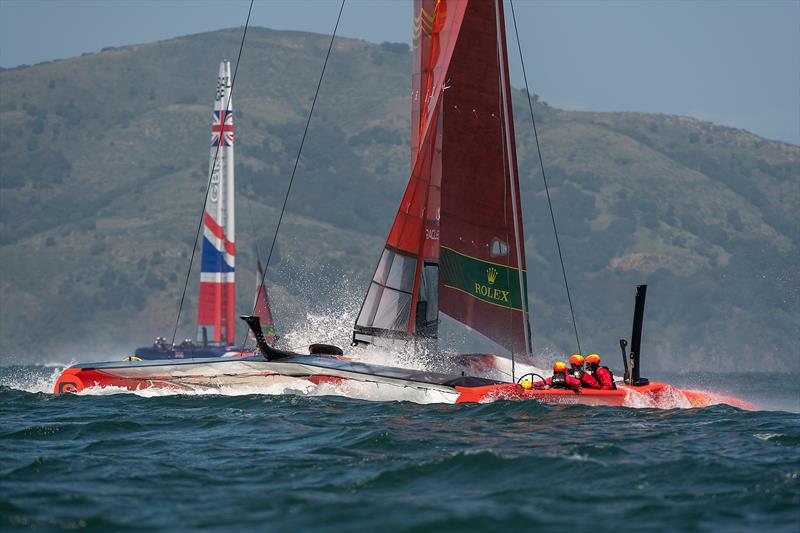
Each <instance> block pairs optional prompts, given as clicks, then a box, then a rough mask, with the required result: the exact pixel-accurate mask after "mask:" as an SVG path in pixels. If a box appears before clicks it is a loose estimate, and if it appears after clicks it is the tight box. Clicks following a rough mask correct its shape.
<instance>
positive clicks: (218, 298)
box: [197, 61, 236, 345]
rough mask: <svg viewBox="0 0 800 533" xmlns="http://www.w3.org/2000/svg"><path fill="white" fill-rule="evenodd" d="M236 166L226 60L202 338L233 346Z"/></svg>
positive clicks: (207, 216) (217, 110)
mask: <svg viewBox="0 0 800 533" xmlns="http://www.w3.org/2000/svg"><path fill="white" fill-rule="evenodd" d="M217 151H219V153H218V154H217ZM215 155H216V164H215ZM233 168H234V166H233V104H232V102H231V65H230V63H229V62H228V61H223V62H222V63H220V66H219V77H218V79H217V92H216V97H215V100H214V113H213V115H212V126H211V157H210V161H209V173H210V174H211V180H210V187H211V189H210V190H209V192H208V200H207V201H206V210H205V213H204V215H203V252H202V260H201V268H200V303H199V305H198V313H197V339H198V341H200V342H202V343H204V344H215V345H224V344H227V345H231V344H233V343H234V340H235V339H234V335H235V329H236V328H235V326H236V323H235V321H234V306H235V298H236V279H235V269H236V249H235V244H234V236H235V228H234V217H235V213H234V207H235V206H234V176H233Z"/></svg>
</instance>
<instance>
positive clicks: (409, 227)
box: [353, 0, 530, 353]
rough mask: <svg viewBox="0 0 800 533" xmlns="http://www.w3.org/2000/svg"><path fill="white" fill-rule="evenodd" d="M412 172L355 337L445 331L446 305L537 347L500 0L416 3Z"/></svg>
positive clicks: (520, 345) (459, 316)
mask: <svg viewBox="0 0 800 533" xmlns="http://www.w3.org/2000/svg"><path fill="white" fill-rule="evenodd" d="M414 10H415V17H414V74H413V81H412V124H411V128H412V133H411V148H412V150H411V161H412V167H411V168H412V170H411V177H410V179H409V182H408V186H407V187H406V191H405V194H404V195H403V201H402V203H401V204H400V209H399V210H398V213H397V216H396V217H395V220H394V223H393V224H392V229H391V231H390V232H389V237H388V239H387V241H386V245H385V247H384V250H383V253H382V254H381V258H380V261H379V263H378V267H377V268H376V270H375V274H374V275H373V278H372V282H371V283H370V287H369V290H368V292H367V295H366V297H365V299H364V303H363V305H362V308H361V312H360V313H359V316H358V319H357V320H356V325H355V329H354V335H353V339H354V340H355V341H360V342H372V340H373V337H375V336H390V337H406V336H435V335H436V331H437V324H438V313H439V311H442V312H444V313H446V314H447V315H449V316H451V317H453V318H454V319H456V320H458V321H460V322H462V323H463V324H465V325H466V326H469V327H470V328H473V329H475V330H477V331H478V332H480V333H482V334H483V335H485V336H487V337H489V338H490V339H492V340H494V341H496V342H498V343H499V344H501V345H502V346H504V347H506V348H507V349H508V350H510V351H512V352H515V353H529V351H530V332H529V327H528V314H527V297H526V292H527V291H526V281H525V250H524V242H523V241H524V238H523V234H522V214H521V208H520V205H519V182H518V177H517V161H516V153H515V149H514V142H515V141H514V130H513V118H512V115H511V92H510V87H509V84H508V66H507V64H506V63H507V59H506V58H507V54H506V49H505V33H504V32H505V30H504V21H503V11H502V2H501V0H496V1H491V2H490V1H478V0H475V1H470V2H467V1H466V0H447V1H445V0H415V2H414Z"/></svg>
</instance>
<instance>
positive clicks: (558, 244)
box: [509, 0, 583, 353]
mask: <svg viewBox="0 0 800 533" xmlns="http://www.w3.org/2000/svg"><path fill="white" fill-rule="evenodd" d="M509 2H510V3H511V20H513V21H514V35H515V36H516V38H517V50H519V62H520V63H521V65H522V77H523V78H524V80H525V93H526V95H527V96H528V109H529V110H530V112H531V122H532V123H533V137H534V139H536V151H537V152H538V154H539V166H540V167H541V169H542V180H543V181H544V191H545V194H546V195H547V206H548V207H549V208H550V220H551V221H552V222H553V234H554V235H555V237H556V248H558V260H559V261H560V262H561V273H562V274H563V275H564V287H565V288H566V290H567V301H568V302H569V313H570V315H571V316H572V327H573V329H574V330H575V342H576V343H577V345H578V353H583V352H582V351H581V339H580V336H579V335H578V324H577V323H576V322H575V311H574V309H573V307H572V297H571V296H570V291H569V282H568V281H567V270H566V268H565V267H564V256H563V255H562V253H561V241H560V240H559V238H558V229H557V227H556V217H555V215H554V214H553V203H552V201H551V200H550V189H549V188H548V187H547V176H546V175H545V173H544V161H543V160H542V149H541V147H540V146H539V134H538V132H537V131H536V119H535V118H534V115H533V103H532V102H531V91H530V89H529V88H528V75H527V74H526V72H525V60H524V59H523V57H522V45H521V44H520V42H519V31H518V30H517V16H516V14H515V13H514V0H509Z"/></svg>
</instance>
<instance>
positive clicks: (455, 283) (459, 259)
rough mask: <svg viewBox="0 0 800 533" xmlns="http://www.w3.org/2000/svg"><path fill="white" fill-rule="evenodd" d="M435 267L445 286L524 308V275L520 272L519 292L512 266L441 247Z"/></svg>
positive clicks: (516, 272) (501, 305)
mask: <svg viewBox="0 0 800 533" xmlns="http://www.w3.org/2000/svg"><path fill="white" fill-rule="evenodd" d="M439 268H440V273H441V274H440V275H441V277H442V280H441V283H442V285H444V286H445V287H447V288H449V289H455V290H457V291H460V292H462V293H464V294H467V295H469V296H471V297H473V298H475V299H477V300H481V301H483V302H486V303H488V304H492V305H496V306H499V307H504V308H507V309H513V310H516V311H524V310H525V309H526V308H527V292H528V278H527V275H526V273H525V272H524V271H523V273H522V277H523V279H524V281H525V294H524V295H523V294H520V290H519V274H518V272H519V271H518V270H517V269H516V268H513V267H509V266H506V265H501V264H499V263H492V262H490V261H484V260H481V259H477V258H475V257H470V256H468V255H464V254H461V253H458V252H457V251H455V250H453V249H452V248H446V247H444V246H442V247H441V249H440V258H439ZM523 298H524V302H525V305H523Z"/></svg>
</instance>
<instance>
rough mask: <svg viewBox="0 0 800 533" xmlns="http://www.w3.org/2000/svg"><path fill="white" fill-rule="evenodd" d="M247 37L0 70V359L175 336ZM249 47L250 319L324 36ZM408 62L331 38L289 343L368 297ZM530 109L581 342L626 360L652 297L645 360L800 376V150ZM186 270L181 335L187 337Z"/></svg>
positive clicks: (298, 237)
mask: <svg viewBox="0 0 800 533" xmlns="http://www.w3.org/2000/svg"><path fill="white" fill-rule="evenodd" d="M240 32H241V30H239V29H232V30H225V31H218V32H212V33H205V34H199V35H191V36H187V37H180V38H175V39H171V40H167V41H161V42H157V43H152V44H145V45H137V46H130V47H125V48H114V49H107V50H104V51H103V52H101V53H97V54H86V55H84V56H82V57H80V58H75V59H69V60H63V61H57V62H52V63H47V64H39V65H35V66H33V67H26V68H17V69H10V70H3V71H2V72H0V158H1V159H2V165H0V178H1V179H0V259H2V261H0V354H3V358H8V357H11V356H14V357H17V358H32V359H33V358H35V359H62V360H63V359H64V358H69V357H75V358H81V359H83V358H86V357H87V356H88V357H95V356H97V357H100V356H108V355H109V351H111V353H112V354H113V355H115V356H116V355H118V353H125V352H126V351H129V350H130V348H132V347H134V346H136V345H139V344H142V343H145V342H147V341H148V340H149V339H151V338H152V337H153V336H154V335H155V334H156V333H162V334H165V333H167V330H169V331H170V332H171V324H172V323H173V322H174V319H175V313H176V309H177V305H178V300H179V297H180V291H181V289H182V285H183V277H184V276H185V271H186V267H187V263H188V257H189V255H190V253H191V245H192V243H193V239H194V231H195V228H196V224H197V217H198V216H199V210H200V207H201V204H202V199H203V195H204V186H205V180H206V172H207V166H208V159H207V158H208V155H207V154H208V138H209V133H208V131H209V116H210V105H211V101H212V99H213V94H214V86H215V77H216V72H217V68H218V63H219V61H220V60H221V59H223V58H225V57H228V58H234V57H235V55H236V51H237V49H238V41H239V38H240V35H241V33H240ZM247 39H248V41H247V46H246V49H245V53H244V56H243V59H242V64H241V67H240V70H239V75H238V78H237V81H236V89H235V95H234V107H235V110H236V111H235V122H236V131H237V134H236V135H237V147H236V150H237V152H236V164H237V170H236V172H237V175H236V180H237V202H238V206H239V210H238V214H239V219H238V224H237V243H238V249H239V254H238V255H239V272H240V273H242V274H244V276H240V280H241V283H240V286H239V292H238V294H239V302H240V303H241V304H242V305H241V307H242V310H243V311H244V310H246V306H247V305H249V304H250V303H251V299H252V296H251V295H252V287H253V279H252V277H253V276H251V275H249V269H250V268H251V265H253V264H254V259H253V258H254V254H253V252H252V248H251V247H252V245H253V244H254V243H258V244H259V245H260V246H261V249H262V250H264V249H266V248H267V245H268V242H269V240H270V239H271V235H272V232H273V231H274V225H275V222H276V220H277V213H278V209H279V208H280V204H281V202H282V199H283V194H284V192H285V190H286V186H287V183H288V177H289V175H290V173H291V166H292V164H293V162H294V156H295V154H296V151H297V147H298V145H299V142H300V137H301V134H302V128H303V125H304V121H305V114H306V113H307V110H308V108H309V105H310V100H311V98H312V96H313V91H314V88H315V87H316V79H317V76H318V73H319V69H320V67H321V61H322V58H323V57H324V52H325V49H326V47H327V39H328V37H325V36H322V35H313V34H305V33H296V32H278V31H272V30H267V29H262V28H253V29H252V30H251V31H249V32H248V38H247ZM209 50H215V51H216V52H217V53H216V54H209ZM410 59H411V57H410V52H409V51H408V48H407V47H405V46H404V45H397V44H389V43H384V44H382V45H379V44H371V43H366V42H363V41H357V40H349V39H340V40H337V45H336V47H335V50H334V53H333V55H332V57H331V62H330V64H329V67H328V72H327V75H326V79H325V82H324V84H323V87H322V92H321V94H320V99H319V101H318V103H317V106H318V107H317V112H316V113H315V116H314V121H313V122H312V127H311V130H310V133H309V136H308V139H307V141H306V147H305V149H304V152H303V158H302V160H301V164H300V168H299V170H298V174H297V179H296V181H295V185H294V189H293V192H292V196H291V198H290V200H289V206H288V210H289V211H288V213H289V214H288V218H287V219H285V225H284V226H283V228H282V230H281V234H280V237H279V241H278V256H277V261H275V260H274V265H275V268H274V269H272V268H271V269H270V276H269V280H270V290H271V291H272V295H273V300H274V307H275V311H276V314H277V320H278V323H279V324H278V325H279V327H281V328H282V329H284V330H286V329H287V328H290V327H294V326H295V325H297V324H298V323H299V322H300V321H302V320H303V317H304V316H305V312H307V311H308V310H320V309H322V310H326V309H327V310H330V312H332V313H334V314H336V313H337V312H338V309H340V308H341V307H343V306H344V307H347V308H350V309H351V308H352V307H353V306H357V305H358V304H359V303H360V300H361V298H362V296H363V294H362V291H363V290H364V287H365V286H366V283H367V280H368V278H369V276H370V274H371V270H372V268H373V267H374V264H375V261H376V260H377V257H378V254H379V251H380V248H381V246H382V243H383V239H384V237H385V235H386V232H387V231H388V228H389V225H390V224H391V220H392V218H393V216H394V212H395V210H396V208H397V205H398V202H399V199H400V196H401V194H402V190H403V188H404V186H405V182H406V180H407V177H408V166H409V161H408V159H409V140H408V138H409V128H410V121H409V115H410V112H409V109H410V104H409V98H408V95H409V93H410V76H409V73H410V69H411V64H410ZM514 99H515V113H516V123H517V139H518V144H519V150H518V154H519V160H520V175H521V188H522V195H523V205H524V219H525V226H526V231H527V239H526V241H527V242H526V246H527V252H528V261H529V280H528V281H529V288H530V298H531V303H532V312H533V329H534V344H535V345H536V348H537V350H539V351H542V352H544V351H550V350H553V349H558V350H564V351H570V350H572V349H573V342H572V341H571V323H570V321H569V318H568V309H567V306H566V299H565V295H564V289H563V284H562V281H561V271H560V268H559V266H558V260H557V256H556V252H555V244H554V240H553V237H552V229H551V227H550V219H549V213H548V211H547V204H546V200H545V197H544V191H543V186H542V180H541V175H540V173H539V165H538V160H537V158H536V151H535V148H534V146H533V144H532V143H533V136H532V129H531V126H530V123H529V119H528V118H526V117H527V114H526V111H527V110H526V105H527V104H526V102H525V100H524V95H523V93H521V92H515V94H514ZM536 112H537V114H538V118H539V120H540V121H541V129H540V133H541V139H540V140H541V143H542V150H543V157H544V163H545V166H546V169H547V171H548V178H549V180H550V183H551V193H552V198H553V203H554V207H555V209H556V216H557V220H558V224H559V229H560V231H561V235H562V246H563V249H564V253H565V260H566V266H567V271H568V274H569V275H570V280H571V284H572V286H573V290H574V294H573V298H574V301H575V304H576V314H577V320H578V326H579V328H580V330H581V334H582V341H583V344H584V345H585V349H590V350H592V351H600V352H601V353H607V354H613V357H614V360H616V358H617V357H618V356H617V348H616V340H617V339H618V338H620V337H625V336H628V335H629V328H630V314H631V308H632V304H633V302H632V295H633V285H634V284H636V283H638V282H647V283H649V284H650V295H649V301H648V311H647V317H646V330H645V342H646V343H647V349H648V351H649V352H650V353H653V354H654V355H658V356H659V357H657V358H656V357H653V358H651V360H650V362H649V363H648V364H650V365H652V366H657V365H660V366H662V367H672V366H674V365H680V366H690V367H704V366H706V365H711V366H712V367H713V368H719V369H724V370H730V369H736V368H743V369H752V368H757V369H764V368H771V367H777V368H781V369H794V370H797V369H798V368H799V367H798V363H797V357H796V353H797V349H796V343H797V341H798V340H799V339H800V331H798V328H799V327H800V326H798V323H799V322H800V318H798V317H800V302H799V301H798V298H800V296H799V295H800V280H799V277H798V264H800V261H798V259H800V256H799V255H798V244H800V243H799V242H798V234H799V233H800V228H799V226H798V225H799V224H800V218H799V217H798V209H797V207H798V202H800V148H798V147H797V146H792V145H787V144H784V143H779V142H773V141H767V140H764V139H762V138H759V137H757V136H756V135H753V134H750V133H748V132H746V131H743V130H738V129H731V128H725V127H720V126H716V125H714V124H710V123H707V122H702V121H699V120H695V119H692V118H687V117H675V116H666V115H648V114H642V113H586V112H569V111H562V110H558V109H554V108H552V107H549V106H547V105H546V104H545V103H537V105H536ZM250 212H252V216H250V214H249V213H250ZM196 277H197V276H196V273H195V275H194V276H193V281H192V284H191V285H190V288H191V290H190V300H189V302H188V304H187V305H186V307H185V311H184V319H183V320H182V328H181V333H180V334H179V336H191V335H192V332H193V329H194V328H193V326H192V322H193V320H194V318H195V313H196V290H195V287H196ZM656 359H657V360H656Z"/></svg>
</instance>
